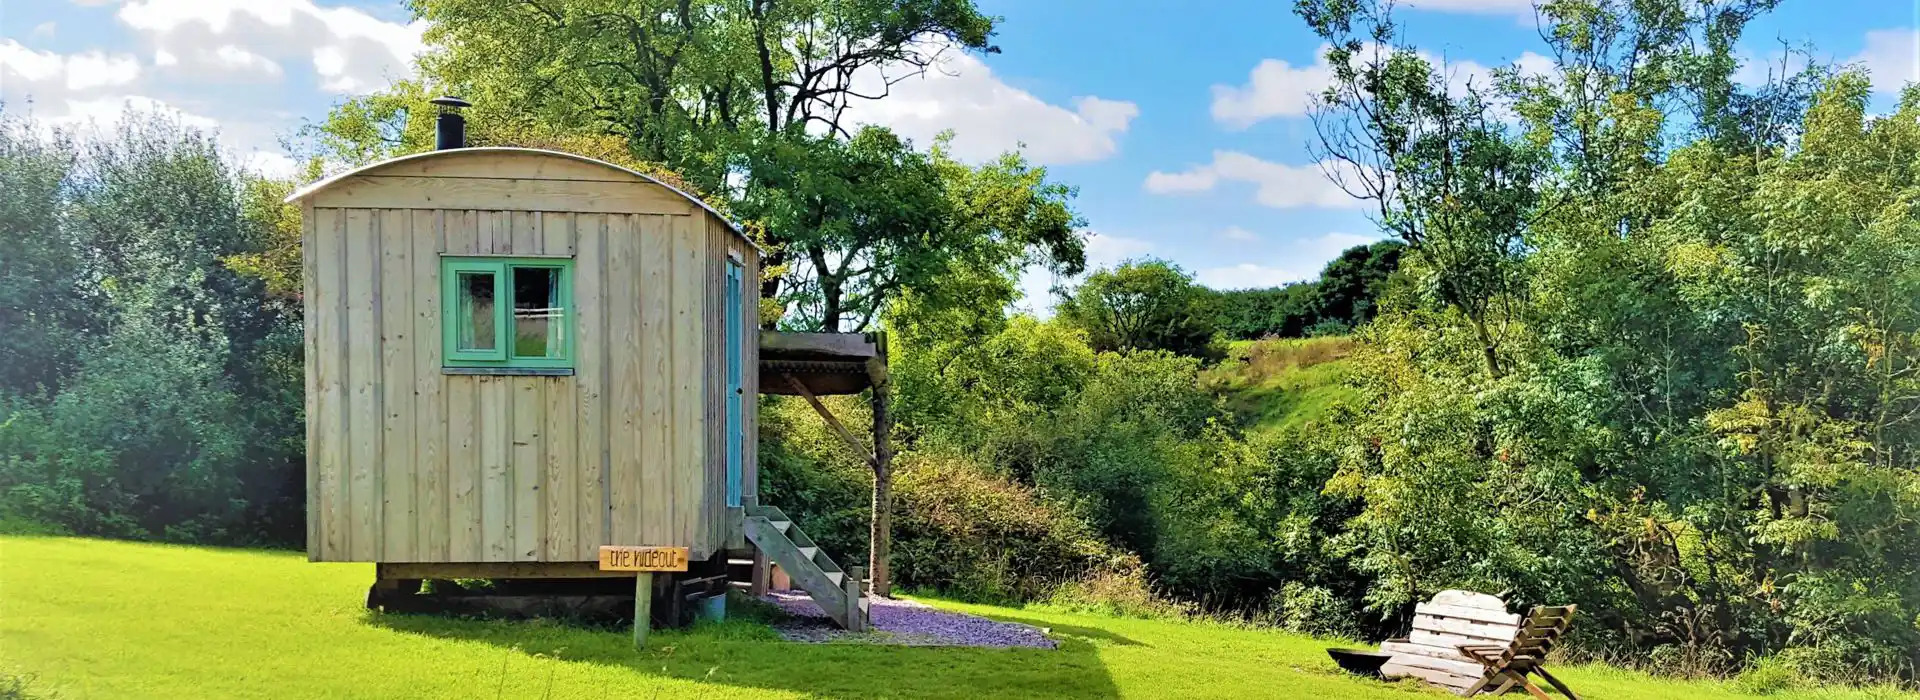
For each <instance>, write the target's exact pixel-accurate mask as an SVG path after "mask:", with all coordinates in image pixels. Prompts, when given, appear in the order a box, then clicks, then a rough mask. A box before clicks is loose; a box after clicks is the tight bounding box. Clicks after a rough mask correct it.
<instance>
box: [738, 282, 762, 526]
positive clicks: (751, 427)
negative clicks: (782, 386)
mask: <svg viewBox="0 0 1920 700" xmlns="http://www.w3.org/2000/svg"><path fill="white" fill-rule="evenodd" d="M740 247H741V255H742V256H743V257H745V258H746V260H747V266H746V267H747V269H746V281H745V282H744V283H743V285H742V289H741V294H740V296H741V297H742V299H741V300H740V303H741V304H744V305H746V307H747V308H746V309H745V310H743V311H742V318H743V319H744V322H745V323H746V330H745V332H744V333H742V334H741V338H743V340H742V341H741V342H742V343H745V344H746V356H747V359H746V362H745V366H744V367H742V368H741V369H742V370H743V371H745V372H746V378H745V383H746V386H745V387H744V388H745V390H746V396H744V397H742V398H741V400H740V403H741V405H742V406H743V407H744V408H743V409H742V410H744V411H745V412H746V415H745V416H743V417H742V419H741V425H742V427H743V428H744V430H745V431H746V434H745V437H743V438H742V439H743V440H744V441H745V443H746V445H745V446H744V447H743V448H742V449H744V450H745V451H746V454H745V455H743V456H742V458H741V465H740V468H741V469H742V470H743V471H744V472H745V473H743V474H741V475H740V490H741V492H742V493H746V494H749V495H752V496H754V497H756V498H757V497H758V496H759V495H760V253H759V252H758V251H755V250H754V249H753V248H752V247H751V246H747V245H745V244H741V246H740Z"/></svg>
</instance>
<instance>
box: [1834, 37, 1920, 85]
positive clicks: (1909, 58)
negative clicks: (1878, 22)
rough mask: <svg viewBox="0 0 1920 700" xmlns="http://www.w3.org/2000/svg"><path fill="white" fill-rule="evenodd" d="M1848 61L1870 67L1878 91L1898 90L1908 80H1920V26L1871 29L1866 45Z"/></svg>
mask: <svg viewBox="0 0 1920 700" xmlns="http://www.w3.org/2000/svg"><path fill="white" fill-rule="evenodd" d="M1846 63H1849V64H1854V65H1859V66H1862V67H1864V68H1866V69H1867V71H1868V72H1869V73H1871V74H1872V77H1873V89H1874V91H1875V92H1880V93H1888V94H1892V93H1898V92H1899V91H1900V90H1901V89H1902V88H1904V87H1906V85H1907V83H1911V82H1917V81H1920V30H1916V29H1875V30H1873V31H1870V32H1867V36H1866V46H1865V47H1863V48H1862V49H1861V50H1860V53H1858V54H1856V55H1854V57H1853V58H1849V59H1847V60H1846Z"/></svg>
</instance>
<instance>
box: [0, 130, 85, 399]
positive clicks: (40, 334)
mask: <svg viewBox="0 0 1920 700" xmlns="http://www.w3.org/2000/svg"><path fill="white" fill-rule="evenodd" d="M34 127H35V125H34V124H33V123H32V122H29V121H27V120H25V119H22V118H20V117H18V116H17V115H14V114H9V113H6V112H5V111H3V110H0V191H5V192H6V193H7V194H6V196H5V197H0V232H4V234H5V235H0V260H5V261H6V264H4V265H0V300H4V301H5V303H0V328H4V329H5V331H4V332H0V393H11V394H15V395H22V394H31V393H37V392H39V391H42V390H44V391H49V392H57V391H58V390H59V389H60V383H61V380H62V379H63V378H65V377H67V376H68V375H70V374H72V373H73V371H74V369H75V368H76V366H77V364H78V362H79V350H80V348H81V347H82V346H83V345H84V344H85V343H86V342H89V340H90V336H95V335H97V334H99V333H100V332H102V331H103V330H104V327H105V322H104V321H105V319H104V318H103V317H102V315H101V313H102V312H101V310H100V309H99V301H100V299H99V295H98V294H97V292H96V290H95V288H94V287H93V285H92V284H90V282H91V281H90V280H88V279H87V278H86V277H85V274H84V268H83V267H82V266H81V262H82V260H83V259H84V258H85V256H86V254H87V241H85V240H84V239H81V238H79V237H77V236H75V235H74V231H73V229H72V227H70V226H68V225H66V213H67V212H66V206H65V205H66V201H65V200H66V197H65V193H64V192H63V191H62V189H63V188H64V187H66V186H67V184H68V182H69V181H70V179H71V177H72V175H73V168H74V166H75V161H76V159H77V158H78V153H77V152H76V146H75V145H74V143H73V142H72V140H71V139H70V138H69V137H68V136H66V135H64V134H62V135H58V136H56V137H55V138H53V139H50V140H49V139H43V138H41V137H40V136H39V135H38V134H35V133H34V132H33V129H34Z"/></svg>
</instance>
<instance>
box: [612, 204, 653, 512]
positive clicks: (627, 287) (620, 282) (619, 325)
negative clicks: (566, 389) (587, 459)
mask: <svg viewBox="0 0 1920 700" xmlns="http://www.w3.org/2000/svg"><path fill="white" fill-rule="evenodd" d="M640 218H641V217H635V216H631V215H627V214H608V215H607V240H606V245H607V267H606V289H607V295H606V300H607V339H608V341H610V343H611V350H610V352H609V353H608V357H607V362H608V364H609V368H610V370H611V375H612V376H611V377H610V379H611V383H610V386H611V388H610V391H611V392H612V393H611V399H612V409H611V413H610V414H609V415H610V416H611V419H610V420H609V421H608V423H609V426H608V427H609V430H610V431H611V434H610V436H609V439H608V443H609V451H610V453H611V456H612V466H611V472H610V473H609V474H608V477H607V489H608V497H609V498H608V502H609V504H610V510H611V513H612V516H613V518H612V522H613V527H612V532H611V533H610V534H609V539H611V540H612V542H613V544H627V545H634V544H653V543H652V542H647V541H646V533H645V521H644V520H643V518H644V516H645V515H646V513H645V511H644V510H643V509H642V506H641V504H642V500H643V499H644V498H645V497H646V492H647V489H646V487H645V486H644V484H643V483H642V481H643V475H644V474H645V473H646V470H647V468H648V465H647V464H645V463H644V462H643V460H642V459H641V450H642V449H644V448H645V443H646V438H645V437H644V436H643V435H642V433H643V431H645V430H646V425H645V421H644V420H643V419H642V418H641V415H640V412H641V408H642V401H643V398H642V397H645V396H650V395H651V394H652V393H653V392H652V390H651V387H649V386H648V385H647V384H646V383H645V381H644V380H643V378H642V377H641V369H640V368H641V364H642V362H643V357H644V355H645V351H644V350H642V349H641V348H640V345H641V333H642V331H641V320H640V308H639V307H640V303H641V299H643V298H644V297H645V296H646V295H647V293H648V290H644V289H642V288H641V285H640V284H639V276H638V275H637V274H636V268H635V266H636V265H638V264H641V261H640V260H639V257H640V255H639V248H640V241H641V239H642V238H644V237H645V233H644V232H642V231H640V230H638V222H637V220H638V219H640Z"/></svg>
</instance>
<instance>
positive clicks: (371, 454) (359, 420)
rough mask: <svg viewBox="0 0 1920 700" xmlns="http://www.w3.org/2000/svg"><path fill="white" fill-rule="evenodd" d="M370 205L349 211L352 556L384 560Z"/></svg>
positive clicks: (375, 235)
mask: <svg viewBox="0 0 1920 700" xmlns="http://www.w3.org/2000/svg"><path fill="white" fill-rule="evenodd" d="M379 225H380V222H379V219H378V217H377V216H376V212H375V211H374V210H371V209H348V210H347V353H348V359H347V382H348V384H349V386H350V387H351V389H350V390H349V391H351V392H352V395H351V397H350V398H349V401H350V402H351V404H352V405H351V407H350V409H349V410H348V412H347V432H348V434H349V435H350V436H351V438H350V444H349V446H348V449H349V453H348V462H349V464H350V466H349V468H348V476H347V481H348V487H347V490H348V492H349V493H350V494H351V495H350V496H349V497H348V501H347V504H348V507H349V515H348V516H347V517H348V518H349V521H348V523H347V551H348V553H349V554H348V556H349V560H350V561H379V560H380V556H381V552H380V546H381V544H382V542H381V540H380V533H381V526H380V521H381V517H382V515H383V513H382V509H381V505H380V482H379V477H380V474H379V472H380V448H381V444H380V437H381V436H380V424H381V422H382V421H381V420H380V415H381V413H380V398H381V397H380V232H379V230H378V229H379Z"/></svg>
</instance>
